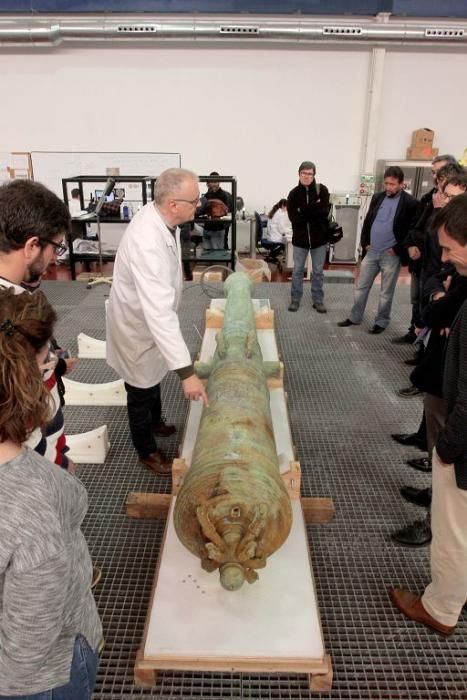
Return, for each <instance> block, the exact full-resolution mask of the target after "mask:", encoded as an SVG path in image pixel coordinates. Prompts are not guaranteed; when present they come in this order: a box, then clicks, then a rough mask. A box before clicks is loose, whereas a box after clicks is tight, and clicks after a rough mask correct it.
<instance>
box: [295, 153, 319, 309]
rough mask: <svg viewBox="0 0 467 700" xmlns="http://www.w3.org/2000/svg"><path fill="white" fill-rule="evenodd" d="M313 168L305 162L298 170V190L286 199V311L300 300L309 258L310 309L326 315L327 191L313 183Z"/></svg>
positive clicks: (308, 161) (309, 162) (314, 173)
mask: <svg viewBox="0 0 467 700" xmlns="http://www.w3.org/2000/svg"><path fill="white" fill-rule="evenodd" d="M315 175H316V165H315V164H314V163H312V162H311V160H305V161H303V163H302V164H301V165H300V167H299V169H298V180H299V183H298V185H297V187H294V188H293V190H290V192H289V196H288V197H287V213H288V215H289V219H290V221H291V223H292V245H293V272H292V289H291V297H292V298H291V301H290V305H289V311H297V310H298V307H299V306H300V301H301V298H302V296H303V272H304V270H305V262H306V259H307V257H308V253H310V255H311V265H312V272H313V274H312V278H311V301H312V303H313V308H314V309H316V311H318V313H320V314H325V313H326V311H327V309H326V307H325V305H324V291H323V284H324V263H325V261H326V250H327V237H326V232H327V218H328V215H329V207H330V205H329V190H328V188H327V187H326V186H325V185H322V184H321V183H320V184H318V183H317V182H316V181H315Z"/></svg>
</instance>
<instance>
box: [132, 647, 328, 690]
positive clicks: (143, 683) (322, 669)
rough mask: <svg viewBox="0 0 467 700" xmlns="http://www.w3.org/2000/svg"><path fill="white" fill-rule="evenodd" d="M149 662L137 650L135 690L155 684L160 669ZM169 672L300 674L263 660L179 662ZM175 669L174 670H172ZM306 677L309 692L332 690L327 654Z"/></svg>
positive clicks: (299, 671) (298, 671)
mask: <svg viewBox="0 0 467 700" xmlns="http://www.w3.org/2000/svg"><path fill="white" fill-rule="evenodd" d="M151 664H152V662H151V661H147V660H144V657H143V650H142V649H138V651H137V653H136V661H135V666H134V681H135V686H136V687H137V688H153V687H154V686H155V685H156V683H157V674H158V672H159V671H161V670H169V669H162V668H160V667H159V666H158V668H154V667H153V666H152V665H151ZM170 666H171V668H170V670H181V671H183V670H185V671H187V670H188V671H207V672H212V673H215V672H217V673H221V672H227V673H242V672H243V673H285V672H289V673H301V672H303V671H301V670H300V669H297V670H296V669H294V668H292V667H291V666H290V665H289V666H288V667H284V668H280V669H278V668H277V665H276V664H275V663H268V661H267V660H266V659H265V660H263V661H261V662H259V663H258V660H257V659H254V660H251V662H248V661H245V662H242V663H239V664H230V665H228V664H225V663H223V664H221V665H219V664H218V663H217V662H215V661H213V662H212V663H211V664H208V663H206V661H205V660H204V661H203V662H202V663H200V664H198V663H197V662H195V661H192V662H191V663H190V664H186V663H184V662H180V664H171V665H170ZM174 667H175V668H174ZM306 675H307V677H308V686H309V688H310V690H312V691H314V692H317V693H323V692H329V691H330V690H332V680H333V668H332V660H331V656H330V655H329V654H325V656H324V660H323V663H321V664H319V665H317V666H316V669H314V670H312V671H308V672H306Z"/></svg>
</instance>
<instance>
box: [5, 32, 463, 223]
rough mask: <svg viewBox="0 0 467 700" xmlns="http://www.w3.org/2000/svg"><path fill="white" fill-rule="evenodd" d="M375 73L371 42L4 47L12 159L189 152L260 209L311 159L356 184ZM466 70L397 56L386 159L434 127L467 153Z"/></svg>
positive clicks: (383, 144) (446, 61) (349, 186)
mask: <svg viewBox="0 0 467 700" xmlns="http://www.w3.org/2000/svg"><path fill="white" fill-rule="evenodd" d="M369 65H370V49H369V48H368V47H361V48H355V49H353V50H348V49H347V50H345V51H344V50H337V49H335V48H333V49H331V48H328V49H324V48H322V47H321V48H319V49H316V48H313V47H312V46H307V47H305V48H302V47H298V46H297V47H294V48H284V47H282V46H280V45H277V47H273V48H267V49H254V48H251V47H245V48H243V47H241V46H240V47H235V48H234V47H232V46H230V47H225V45H220V44H218V45H216V46H211V47H209V48H206V47H205V46H203V47H194V48H191V47H188V45H179V46H175V47H173V46H172V47H168V46H167V47H162V48H160V47H158V48H149V47H145V48H144V47H143V48H130V47H129V46H122V45H120V46H118V45H115V44H114V45H110V44H107V45H102V46H101V47H98V48H96V47H89V48H83V47H80V48H78V47H70V46H67V47H61V48H59V49H57V50H49V49H47V50H41V49H38V50H33V51H31V50H29V49H24V50H20V49H17V50H15V51H9V52H8V51H7V52H5V51H2V52H0V91H1V92H0V94H1V95H2V96H3V98H4V99H3V100H2V102H3V106H2V109H1V110H0V151H11V150H22V151H32V150H64V151H73V150H76V151H79V150H82V151H141V150H147V151H178V152H180V153H181V154H182V165H183V166H185V167H188V168H192V169H193V170H195V171H196V172H198V173H200V174H208V173H209V172H210V171H211V170H218V171H219V172H221V173H224V174H233V175H236V176H237V178H238V183H239V194H241V195H242V196H243V197H244V198H245V200H246V203H247V207H248V208H249V209H253V208H257V209H260V210H262V209H263V207H264V206H266V207H269V206H271V205H272V204H273V203H274V202H275V201H276V200H277V199H279V198H280V197H282V196H284V195H286V194H287V192H288V190H289V189H290V188H291V187H292V186H294V185H295V184H296V180H297V168H298V165H299V163H300V162H301V161H302V160H305V159H311V160H314V161H315V162H316V163H317V166H318V180H320V181H322V182H324V183H326V184H327V185H328V186H329V187H330V188H331V189H332V190H345V191H347V190H355V189H356V188H357V186H358V175H359V170H360V161H361V149H362V143H363V136H364V134H363V128H364V127H363V123H364V115H365V109H366V101H367V90H368V69H369ZM466 69H467V55H466V54H459V53H455V54H454V53H452V54H449V53H446V54H439V53H438V54H437V55H436V56H435V55H432V54H429V53H426V52H410V51H408V50H407V51H400V52H389V51H388V52H387V58H386V67H385V84H384V94H383V99H382V110H381V118H380V128H379V137H378V147H377V151H378V153H377V156H378V157H386V156H387V157H393V158H401V157H404V156H405V149H406V146H407V145H408V144H409V141H410V134H411V131H412V130H413V129H415V128H419V127H421V126H429V127H431V128H433V129H435V130H436V132H437V144H436V145H439V147H440V149H441V150H442V151H445V150H447V151H453V152H455V153H456V154H459V155H460V154H461V153H462V151H463V149H464V147H465V146H467V133H466V130H465V114H466V113H467V92H466V91H465V90H464V89H463V76H465V75H466V74H467V70H466ZM430 80H431V81H432V82H431V84H430ZM456 114H457V115H459V117H456V116H455V115H456Z"/></svg>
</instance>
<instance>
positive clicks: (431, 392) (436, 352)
mask: <svg viewBox="0 0 467 700" xmlns="http://www.w3.org/2000/svg"><path fill="white" fill-rule="evenodd" d="M427 288H428V290H429V302H428V303H427V305H426V306H425V308H424V310H423V311H422V315H421V322H422V323H423V326H424V330H423V331H422V333H423V334H424V337H425V341H424V342H425V351H424V353H423V355H422V358H421V360H420V362H419V364H418V365H417V366H416V367H415V369H414V370H413V372H412V374H411V375H410V381H411V382H412V384H413V385H414V386H415V387H417V388H418V389H420V391H423V392H424V397H423V406H424V417H425V421H426V426H427V441H428V451H429V453H430V464H431V460H432V455H433V449H434V447H435V444H436V440H437V439H438V435H439V433H440V431H441V430H442V428H443V427H444V424H445V422H446V414H447V405H446V401H445V400H444V398H443V386H442V385H443V369H444V358H445V349H446V343H447V339H448V335H449V329H450V327H451V326H452V323H453V321H454V319H455V317H456V316H457V314H458V312H459V309H460V308H461V306H462V304H463V303H464V301H466V300H467V277H464V276H462V275H460V274H459V273H458V272H457V271H456V269H455V267H454V266H453V265H448V266H447V267H446V269H445V270H444V271H443V272H440V273H439V274H438V275H436V276H435V277H434V278H432V279H430V280H429V285H427V286H426V287H425V289H427ZM430 300H431V301H430ZM428 329H430V332H429V334H428V333H426V331H427V330H428ZM430 471H431V470H430ZM401 495H402V496H403V498H405V499H406V500H407V501H409V502H410V503H415V505H420V506H424V507H426V508H429V506H430V503H431V488H425V489H418V488H415V487H413V486H403V487H402V488H401ZM391 537H392V539H393V540H394V541H395V542H397V543H398V544H403V545H405V546H410V547H420V546H422V545H425V544H429V543H430V541H431V519H430V513H429V512H428V515H427V517H426V518H424V519H422V520H418V519H417V520H415V521H414V522H412V523H410V525H407V526H405V527H403V528H402V529H400V530H397V531H396V532H394V533H392V535H391Z"/></svg>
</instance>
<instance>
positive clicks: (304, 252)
mask: <svg viewBox="0 0 467 700" xmlns="http://www.w3.org/2000/svg"><path fill="white" fill-rule="evenodd" d="M326 248H327V246H325V245H320V246H319V247H318V248H311V249H308V248H299V247H298V246H296V245H294V247H293V272H292V290H291V297H292V299H294V300H296V301H300V299H301V298H302V296H303V273H304V272H305V263H306V259H307V256H308V253H310V255H311V270H312V276H311V300H312V302H313V304H318V303H321V304H322V303H323V301H324V292H323V284H324V271H323V270H324V263H325V262H326Z"/></svg>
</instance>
